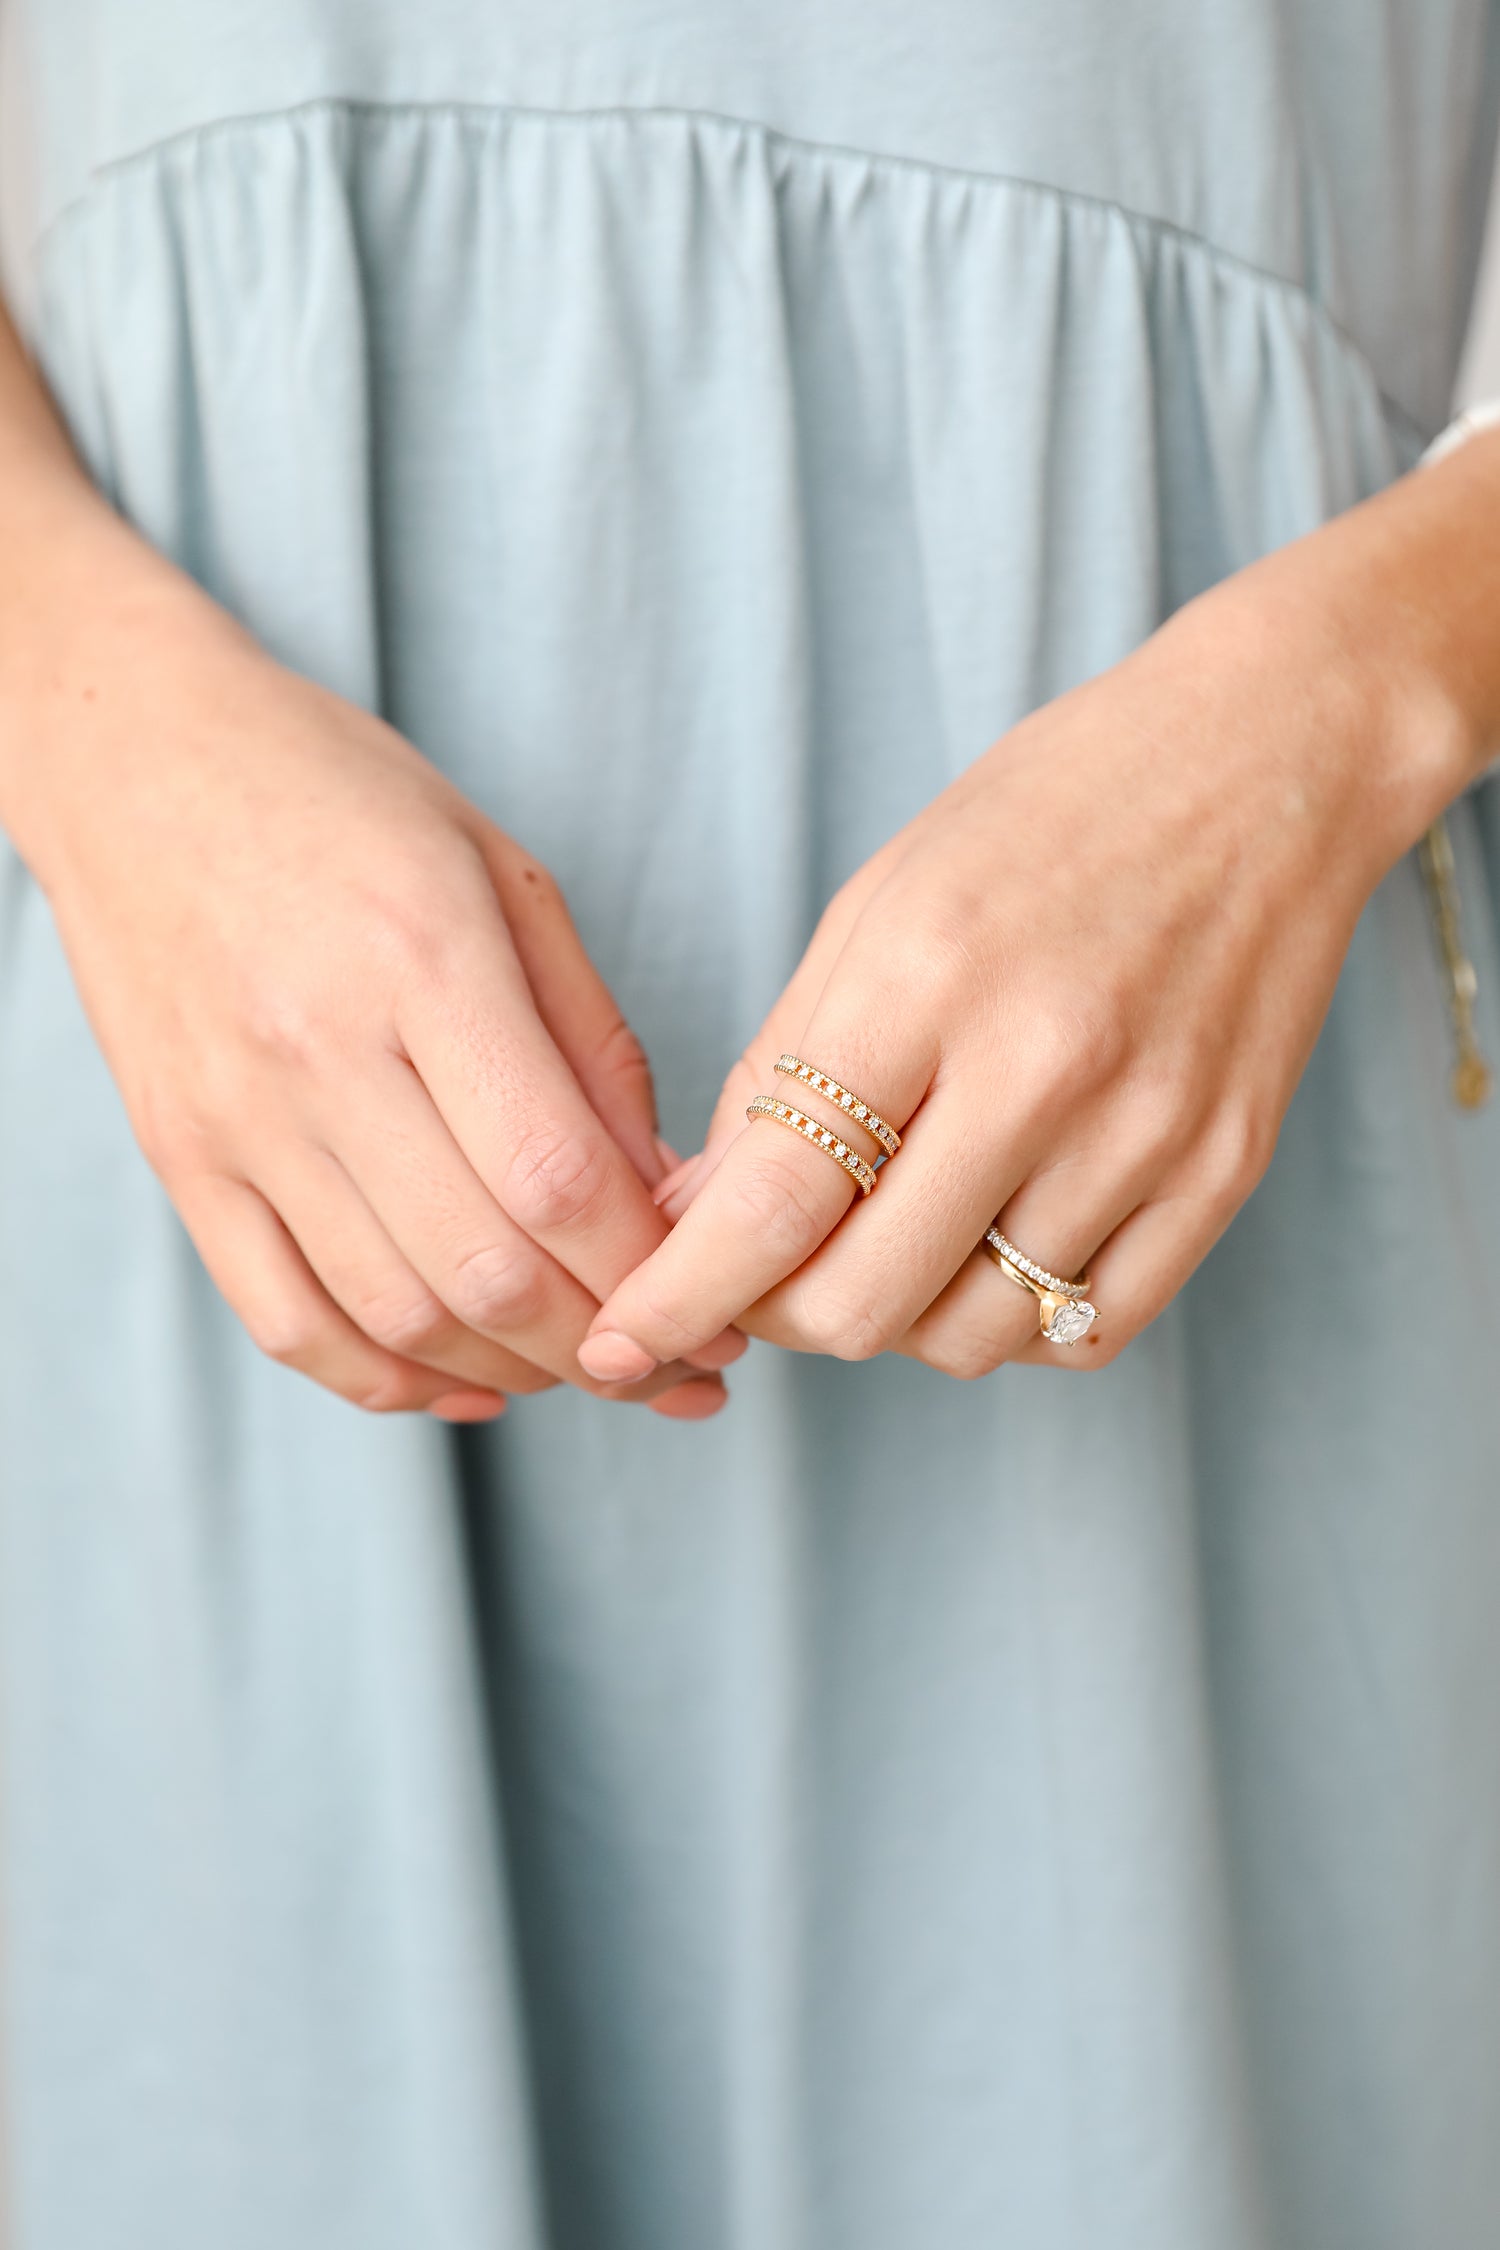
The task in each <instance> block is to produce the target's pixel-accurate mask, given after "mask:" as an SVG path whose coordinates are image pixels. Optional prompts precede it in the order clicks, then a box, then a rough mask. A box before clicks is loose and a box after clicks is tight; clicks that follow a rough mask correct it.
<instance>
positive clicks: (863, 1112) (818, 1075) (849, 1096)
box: [776, 1055, 901, 1156]
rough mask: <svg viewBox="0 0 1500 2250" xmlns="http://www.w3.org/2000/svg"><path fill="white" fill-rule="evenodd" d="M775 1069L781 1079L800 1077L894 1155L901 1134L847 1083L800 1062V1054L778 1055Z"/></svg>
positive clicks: (888, 1152) (899, 1144) (886, 1151)
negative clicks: (853, 1091)
mask: <svg viewBox="0 0 1500 2250" xmlns="http://www.w3.org/2000/svg"><path fill="white" fill-rule="evenodd" d="M776 1068H777V1069H778V1070H779V1071H780V1073H781V1075H782V1077H783V1078H797V1079H800V1080H801V1082H802V1084H803V1085H804V1086H811V1088H812V1090H813V1092H814V1093H815V1094H821V1095H822V1096H823V1099H824V1100H825V1101H828V1102H833V1103H835V1104H836V1105H837V1107H838V1108H840V1109H841V1110H843V1111H844V1112H845V1114H846V1115H847V1116H849V1117H852V1118H853V1119H854V1122H855V1124H856V1125H863V1127H864V1129H865V1131H866V1132H867V1133H868V1134H869V1136H870V1138H871V1140H874V1141H879V1143H880V1145H881V1147H882V1148H883V1149H884V1150H885V1153H886V1155H887V1156H894V1155H895V1153H896V1151H897V1149H898V1148H899V1147H900V1146H901V1135H900V1134H899V1133H898V1132H897V1130H896V1128H895V1126H894V1125H887V1123H886V1121H885V1119H884V1118H883V1117H877V1116H876V1114H875V1112H874V1110H873V1109H871V1108H870V1106H869V1104H868V1103H867V1102H862V1101H861V1100H860V1098H859V1096H858V1094H855V1093H851V1092H850V1090H849V1088H848V1087H847V1086H841V1085H840V1084H839V1082H838V1080H837V1079H836V1078H830V1077H828V1075H827V1074H826V1072H824V1071H821V1070H814V1069H813V1066H812V1064H811V1063H805V1062H803V1060H802V1058H801V1057H800V1055H778V1056H777V1058H776Z"/></svg>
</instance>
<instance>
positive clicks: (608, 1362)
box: [578, 1328, 656, 1383]
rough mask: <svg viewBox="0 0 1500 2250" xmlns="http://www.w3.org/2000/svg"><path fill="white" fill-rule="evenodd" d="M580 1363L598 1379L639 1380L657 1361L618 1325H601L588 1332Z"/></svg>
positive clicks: (580, 1346)
mask: <svg viewBox="0 0 1500 2250" xmlns="http://www.w3.org/2000/svg"><path fill="white" fill-rule="evenodd" d="M578 1364H579V1366H580V1367H581V1368H582V1369H583V1372H584V1373H585V1375H592V1376H593V1378H594V1380H595V1382H596V1383H638V1382H639V1381H640V1379H641V1377H642V1376H643V1375H649V1374H650V1372H651V1370H652V1368H653V1367H654V1366H655V1365H656V1362H655V1360H654V1359H653V1358H652V1357H651V1354H650V1353H649V1352H648V1351H646V1350H645V1349H644V1347H643V1346H642V1345H640V1344H637V1343H634V1342H632V1340H631V1338H630V1337H629V1336H622V1335H621V1333H620V1331H619V1329H618V1328H601V1329H600V1330H599V1333H598V1334H597V1335H596V1336H585V1337H584V1339H583V1342H582V1343H581V1344H580V1345H579V1347H578Z"/></svg>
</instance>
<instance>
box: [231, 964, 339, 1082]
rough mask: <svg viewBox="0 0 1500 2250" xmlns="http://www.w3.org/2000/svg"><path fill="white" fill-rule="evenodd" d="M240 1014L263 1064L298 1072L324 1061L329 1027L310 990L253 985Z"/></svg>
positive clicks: (284, 985)
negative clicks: (270, 1063)
mask: <svg viewBox="0 0 1500 2250" xmlns="http://www.w3.org/2000/svg"><path fill="white" fill-rule="evenodd" d="M241 1011H242V1014H241V1020H242V1024H243V1029H244V1033H245V1036H246V1038H247V1039H248V1041H249V1043H250V1046H251V1047H252V1049H253V1050H254V1051H255V1053H256V1054H258V1055H259V1056H260V1057H262V1058H263V1059H264V1060H266V1061H269V1062H272V1063H275V1064H278V1065H279V1066H280V1067H282V1068H283V1069H288V1070H294V1071H299V1072H301V1071H310V1070H312V1069H313V1068H315V1067H316V1066H317V1065H318V1064H319V1063H320V1062H324V1061H326V1059H327V1054H328V1044H329V1037H330V1030H331V1026H330V1021H329V1017H328V1015H327V1012H326V1011H325V1010H324V1008H323V1007H322V1005H321V1004H320V1002H319V1000H318V997H317V995H316V994H315V992H314V991H313V989H312V988H311V986H304V985H296V984H292V983H285V982H280V981H276V982H272V983H269V984H260V983H257V984H255V985H253V986H252V987H251V988H250V989H249V990H248V991H247V992H246V993H245V994H244V995H243V998H242V1002H241Z"/></svg>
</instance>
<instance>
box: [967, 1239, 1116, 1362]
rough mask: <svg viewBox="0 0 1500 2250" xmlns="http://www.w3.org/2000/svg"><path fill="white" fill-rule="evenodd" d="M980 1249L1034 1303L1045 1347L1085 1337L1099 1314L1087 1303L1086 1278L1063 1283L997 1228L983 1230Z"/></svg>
mask: <svg viewBox="0 0 1500 2250" xmlns="http://www.w3.org/2000/svg"><path fill="white" fill-rule="evenodd" d="M984 1247H985V1249H986V1250H987V1251H988V1253H989V1255H990V1256H991V1257H992V1258H993V1259H994V1261H995V1263H996V1265H997V1266H998V1267H999V1268H1000V1271H1001V1272H1002V1273H1003V1274H1004V1276H1005V1278H1006V1280H1007V1281H1013V1282H1014V1283H1015V1284H1016V1287H1017V1288H1018V1289H1024V1290H1026V1291H1027V1292H1028V1293H1029V1294H1030V1295H1031V1296H1033V1297H1035V1298H1036V1299H1037V1301H1038V1302H1037V1316H1038V1320H1039V1323H1040V1327H1041V1332H1042V1334H1043V1335H1044V1336H1045V1337H1046V1339H1047V1341H1048V1343H1049V1344H1076V1343H1077V1342H1078V1340H1079V1338H1080V1337H1081V1336H1086V1335H1087V1334H1088V1332H1089V1330H1090V1329H1091V1328H1092V1327H1093V1325H1094V1322H1095V1321H1096V1320H1097V1319H1098V1318H1099V1311H1098V1307H1097V1306H1095V1305H1091V1304H1090V1303H1089V1301H1088V1286H1089V1280H1088V1275H1087V1274H1085V1275H1084V1276H1083V1277H1082V1279H1081V1280H1079V1281H1064V1279H1063V1277H1062V1275H1061V1274H1056V1273H1049V1272H1048V1270H1047V1268H1046V1267H1045V1266H1039V1265H1038V1264H1037V1262H1036V1260H1035V1259H1034V1258H1028V1257H1027V1255H1026V1253H1025V1251H1024V1250H1018V1249H1017V1248H1016V1246H1015V1244H1014V1243H1013V1242H1011V1241H1009V1240H1007V1238H1006V1237H1005V1236H1004V1235H1003V1234H1002V1233H1001V1232H1000V1229H999V1227H998V1226H991V1227H986V1229H985V1234H984Z"/></svg>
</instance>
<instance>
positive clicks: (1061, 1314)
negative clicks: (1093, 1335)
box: [1042, 1297, 1099, 1344]
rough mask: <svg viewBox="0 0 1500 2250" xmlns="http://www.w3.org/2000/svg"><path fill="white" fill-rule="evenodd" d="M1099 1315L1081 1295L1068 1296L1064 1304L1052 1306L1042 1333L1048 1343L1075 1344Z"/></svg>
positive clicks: (1086, 1332)
mask: <svg viewBox="0 0 1500 2250" xmlns="http://www.w3.org/2000/svg"><path fill="white" fill-rule="evenodd" d="M1098 1317H1099V1315H1098V1313H1097V1311H1096V1310H1095V1308H1094V1307H1093V1306H1092V1305H1090V1304H1086V1303H1085V1302H1084V1300H1083V1299H1082V1298H1081V1297H1070V1298H1069V1299H1068V1301H1067V1303H1066V1304H1061V1305H1058V1306H1056V1307H1055V1308H1054V1311H1053V1314H1052V1318H1051V1319H1050V1320H1049V1321H1048V1323H1047V1325H1046V1327H1045V1328H1044V1329H1043V1330H1042V1334H1043V1335H1044V1336H1045V1337H1046V1339H1047V1341H1048V1343H1049V1344H1076V1343H1077V1341H1078V1339H1079V1337H1080V1336H1086V1335H1087V1334H1088V1332H1089V1330H1090V1329H1091V1328H1092V1327H1093V1325H1094V1322H1095V1321H1096V1320H1097V1319H1098Z"/></svg>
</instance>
